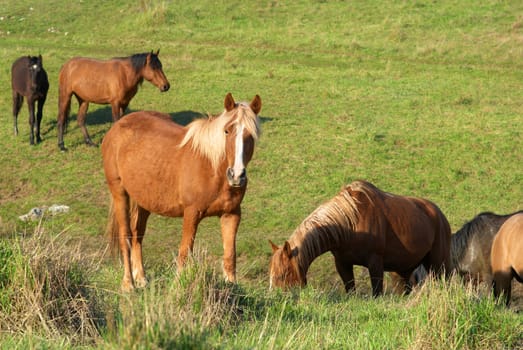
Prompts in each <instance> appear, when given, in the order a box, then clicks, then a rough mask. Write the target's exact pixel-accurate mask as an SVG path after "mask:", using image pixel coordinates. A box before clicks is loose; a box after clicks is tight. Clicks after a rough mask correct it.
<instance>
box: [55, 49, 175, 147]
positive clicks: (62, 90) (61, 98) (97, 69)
mask: <svg viewBox="0 0 523 350" xmlns="http://www.w3.org/2000/svg"><path fill="white" fill-rule="evenodd" d="M159 53H160V50H158V51H157V52H156V53H153V52H150V53H139V54H135V55H132V56H129V57H117V58H113V59H110V60H106V61H102V60H97V59H93V58H85V57H75V58H72V59H70V60H69V61H67V62H66V63H65V64H64V65H63V66H62V69H61V70H60V75H59V92H58V147H59V148H60V150H62V151H65V150H66V148H65V146H64V131H65V128H66V125H67V121H68V119H69V111H70V108H71V97H72V96H73V95H74V96H76V99H77V100H78V104H79V105H80V107H79V109H78V115H77V118H76V120H77V122H78V125H79V126H80V129H81V130H82V133H83V135H84V140H85V143H86V144H88V145H90V146H95V144H94V142H93V141H92V140H91V137H90V136H89V133H88V132H87V128H86V127H85V117H86V114H87V109H88V107H89V102H93V103H97V104H110V105H111V109H112V116H113V121H117V120H118V119H120V118H121V117H122V116H123V114H124V113H125V110H126V109H127V106H128V105H129V103H130V102H131V99H132V98H133V97H134V95H136V93H137V92H138V87H139V86H140V85H141V84H142V82H143V80H144V79H145V80H147V81H150V82H151V83H152V84H154V85H156V86H157V87H158V89H160V91H162V92H163V91H167V90H169V88H170V84H169V81H168V80H167V78H166V77H165V74H164V73H163V69H162V63H161V62H160V60H159V59H158V54H159Z"/></svg>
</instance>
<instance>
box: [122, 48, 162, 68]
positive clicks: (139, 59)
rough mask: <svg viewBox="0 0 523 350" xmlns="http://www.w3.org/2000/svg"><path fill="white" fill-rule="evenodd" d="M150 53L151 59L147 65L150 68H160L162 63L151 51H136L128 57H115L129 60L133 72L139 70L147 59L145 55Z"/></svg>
mask: <svg viewBox="0 0 523 350" xmlns="http://www.w3.org/2000/svg"><path fill="white" fill-rule="evenodd" d="M149 54H150V55H151V61H150V62H149V65H150V67H151V68H152V69H155V70H156V69H161V68H162V63H161V62H160V60H159V59H158V55H157V54H155V53H153V52H143V53H136V54H134V55H132V56H129V57H115V59H118V60H130V61H131V65H132V66H133V69H134V71H135V72H139V71H140V70H141V69H142V68H143V67H144V66H145V63H146V61H147V56H148V55H149Z"/></svg>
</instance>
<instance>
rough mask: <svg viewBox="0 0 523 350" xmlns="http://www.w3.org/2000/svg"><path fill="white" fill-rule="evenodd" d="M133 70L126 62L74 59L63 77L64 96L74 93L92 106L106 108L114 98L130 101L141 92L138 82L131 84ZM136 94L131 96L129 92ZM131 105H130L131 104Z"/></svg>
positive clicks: (64, 66)
mask: <svg viewBox="0 0 523 350" xmlns="http://www.w3.org/2000/svg"><path fill="white" fill-rule="evenodd" d="M131 69H132V68H131V66H130V65H129V64H128V65H125V63H124V61H123V60H119V59H111V60H99V59H94V58H87V57H74V58H71V59H70V60H69V61H67V62H66V63H65V64H64V65H63V66H62V68H61V69H60V73H59V77H58V79H59V85H60V90H61V93H63V94H70V93H74V94H76V95H77V96H79V97H80V98H82V99H84V100H87V101H89V102H94V103H99V104H106V103H111V98H115V97H116V98H118V99H122V98H124V97H128V98H127V100H129V101H130V99H131V98H132V97H133V96H134V94H136V91H137V90H138V88H137V86H135V84H134V82H128V81H127V80H126V79H127V77H128V76H129V75H128V74H127V72H131ZM130 89H131V90H132V89H134V90H133V92H132V94H131V96H127V95H129V91H128V90H130ZM127 102H128V101H127Z"/></svg>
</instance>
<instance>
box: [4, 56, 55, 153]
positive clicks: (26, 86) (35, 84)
mask: <svg viewBox="0 0 523 350" xmlns="http://www.w3.org/2000/svg"><path fill="white" fill-rule="evenodd" d="M11 87H12V90H13V122H14V132H15V136H18V113H19V112H20V108H21V107H22V103H23V101H24V96H25V98H26V99H27V106H28V107H29V125H30V126H31V133H30V136H29V143H30V144H31V145H34V144H35V134H36V143H39V142H42V138H41V137H40V124H41V123H42V117H43V110H44V104H45V100H46V98H47V91H49V80H48V79H47V72H46V71H45V69H44V67H43V60H42V55H38V56H23V57H20V58H18V59H17V60H16V61H14V63H13V65H12V67H11ZM36 102H37V112H36V119H35V103H36Z"/></svg>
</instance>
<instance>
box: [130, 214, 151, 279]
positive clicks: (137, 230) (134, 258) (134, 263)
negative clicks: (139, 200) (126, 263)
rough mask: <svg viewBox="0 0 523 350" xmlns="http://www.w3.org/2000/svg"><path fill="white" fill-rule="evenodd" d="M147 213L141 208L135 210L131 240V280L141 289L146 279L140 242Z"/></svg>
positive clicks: (143, 233) (147, 216)
mask: <svg viewBox="0 0 523 350" xmlns="http://www.w3.org/2000/svg"><path fill="white" fill-rule="evenodd" d="M149 214H150V213H149V212H148V211H146V210H145V209H143V208H141V207H137V209H136V218H135V219H133V221H134V222H133V228H132V233H133V238H132V244H131V267H132V275H133V280H134V283H135V285H136V287H139V288H143V287H145V286H146V285H147V278H146V277H145V271H144V268H143V259H142V241H143V237H144V235H145V227H146V225H147V219H148V218H149Z"/></svg>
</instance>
